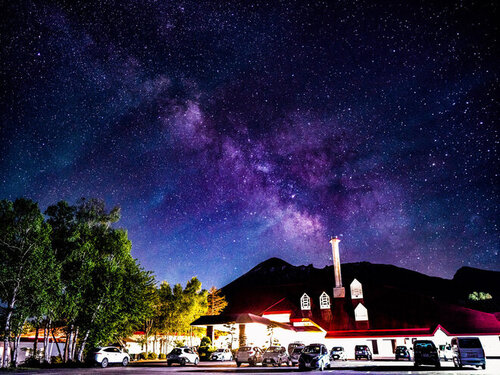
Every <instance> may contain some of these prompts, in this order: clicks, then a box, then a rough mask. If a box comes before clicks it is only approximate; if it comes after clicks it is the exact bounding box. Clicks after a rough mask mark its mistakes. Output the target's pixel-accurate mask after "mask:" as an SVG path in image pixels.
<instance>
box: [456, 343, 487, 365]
mask: <svg viewBox="0 0 500 375" xmlns="http://www.w3.org/2000/svg"><path fill="white" fill-rule="evenodd" d="M451 350H452V352H453V364H454V365H455V367H462V366H464V365H470V366H477V367H482V368H483V369H485V368H486V357H485V355H484V350H483V346H482V345H481V340H479V338H478V337H454V338H453V339H451Z"/></svg>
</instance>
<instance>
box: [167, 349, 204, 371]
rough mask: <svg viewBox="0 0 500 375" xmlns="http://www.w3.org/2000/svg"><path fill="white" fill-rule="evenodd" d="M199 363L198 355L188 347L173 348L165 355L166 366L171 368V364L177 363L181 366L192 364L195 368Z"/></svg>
mask: <svg viewBox="0 0 500 375" xmlns="http://www.w3.org/2000/svg"><path fill="white" fill-rule="evenodd" d="M199 362H200V357H199V356H198V354H197V353H196V352H195V351H194V350H193V349H192V348H189V347H182V348H174V349H172V351H171V352H170V353H169V354H168V355H167V365H168V366H172V363H178V364H179V365H181V366H185V365H187V364H193V365H195V366H197V365H198V363H199Z"/></svg>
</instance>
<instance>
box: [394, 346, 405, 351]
mask: <svg viewBox="0 0 500 375" xmlns="http://www.w3.org/2000/svg"><path fill="white" fill-rule="evenodd" d="M396 350H402V351H405V350H406V346H398V347H397V348H396Z"/></svg>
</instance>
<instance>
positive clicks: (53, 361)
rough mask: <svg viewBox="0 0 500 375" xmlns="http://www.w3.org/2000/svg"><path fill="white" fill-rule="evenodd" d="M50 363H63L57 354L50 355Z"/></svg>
mask: <svg viewBox="0 0 500 375" xmlns="http://www.w3.org/2000/svg"><path fill="white" fill-rule="evenodd" d="M50 363H51V364H53V365H59V364H61V363H63V360H62V358H61V357H59V356H52V357H50Z"/></svg>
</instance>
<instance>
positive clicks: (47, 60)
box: [0, 0, 500, 288]
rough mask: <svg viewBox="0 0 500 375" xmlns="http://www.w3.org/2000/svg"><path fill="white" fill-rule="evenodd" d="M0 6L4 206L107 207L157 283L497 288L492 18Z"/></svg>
mask: <svg viewBox="0 0 500 375" xmlns="http://www.w3.org/2000/svg"><path fill="white" fill-rule="evenodd" d="M400 3H401V4H397V3H396V2H390V1H381V2H379V3H378V4H377V3H376V2H375V1H372V0H367V1H353V0H349V1H336V2H335V1H311V2H306V1H300V2H295V1H278V0H269V1H265V2H261V1H251V0H245V1H199V0H192V1H166V0H165V1H160V0H158V1H147V0H136V1H132V0H120V1H101V2H95V1H88V0H85V1H84V0H81V1H78V2H77V1H67V2H66V1H45V2H41V1H34V2H32V1H10V2H2V11H1V12H0V13H1V16H0V17H1V18H2V22H1V29H0V38H1V52H0V58H1V59H0V64H1V65H0V67H1V68H0V74H1V77H0V95H1V97H0V99H1V104H0V105H1V107H0V116H1V125H0V126H1V128H0V198H1V199H3V198H7V199H15V198H17V197H22V196H24V197H28V198H31V199H33V200H36V201H38V202H39V204H40V207H41V208H42V209H43V210H45V208H46V207H47V206H48V205H49V204H53V203H55V202H57V201H59V200H63V199H64V200H68V201H69V202H71V203H76V202H77V200H78V199H79V198H80V197H97V198H102V199H104V200H105V201H106V203H107V204H108V205H109V206H110V207H111V206H114V205H119V206H121V208H122V220H121V221H120V226H123V227H124V228H126V229H127V230H128V233H129V237H130V239H131V240H132V243H133V246H132V253H133V255H134V257H136V258H138V259H139V261H140V262H141V264H142V265H143V266H144V267H145V268H146V269H149V270H152V271H154V272H155V274H156V275H157V278H158V279H159V280H164V279H165V280H168V281H169V282H181V283H185V282H186V281H187V280H188V279H189V278H190V277H191V276H193V275H196V276H198V277H199V278H200V280H201V281H202V282H203V286H204V287H206V288H208V287H210V286H211V285H216V286H218V287H221V286H223V285H225V284H226V283H228V282H229V281H231V280H233V279H234V278H236V277H238V276H239V275H241V274H242V273H244V272H246V271H248V270H249V269H250V268H252V267H254V266H255V265H256V264H257V263H258V262H261V261H263V260H265V259H267V258H269V257H273V256H276V257H280V258H282V259H284V260H286V261H288V262H290V263H291V264H294V265H301V264H306V265H307V264H311V263H312V264H314V265H315V266H316V267H323V266H325V265H329V264H331V247H330V244H329V243H328V241H329V239H330V236H331V235H339V236H340V237H341V239H342V242H341V243H340V248H341V259H342V261H343V262H355V261H370V262H375V263H391V264H394V265H397V266H401V267H405V268H409V269H413V270H417V271H420V272H423V273H426V274H429V275H436V276H441V277H448V278H449V277H452V276H453V274H454V273H455V271H456V270H457V269H458V268H459V267H461V266H464V265H467V266H473V267H479V268H484V269H493V270H499V269H500V260H499V258H500V257H499V243H500V241H499V233H498V226H497V218H498V216H499V215H498V203H499V194H498V183H497V182H498V178H497V176H498V172H497V167H498V133H497V130H496V127H497V125H498V117H499V110H498V109H499V105H498V97H499V95H498V94H499V93H498V91H499V90H498V87H499V85H498V80H499V69H498V63H499V59H498V44H497V37H498V28H497V26H496V22H495V20H496V19H498V6H497V5H495V3H496V2H494V1H491V2H490V1H453V2H452V1H400Z"/></svg>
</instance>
